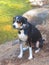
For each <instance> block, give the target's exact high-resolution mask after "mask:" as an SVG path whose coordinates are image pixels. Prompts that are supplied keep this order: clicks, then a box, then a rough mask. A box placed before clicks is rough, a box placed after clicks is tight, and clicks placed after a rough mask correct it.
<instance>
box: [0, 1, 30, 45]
mask: <svg viewBox="0 0 49 65" xmlns="http://www.w3.org/2000/svg"><path fill="white" fill-rule="evenodd" d="M29 9H31V6H30V5H29V3H28V0H0V44H2V43H4V42H6V41H10V40H14V39H16V38H17V30H14V29H13V27H12V21H13V17H14V16H16V15H22V14H23V13H24V12H26V11H28V10H29Z"/></svg>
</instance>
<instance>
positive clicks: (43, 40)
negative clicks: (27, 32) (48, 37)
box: [39, 38, 45, 48]
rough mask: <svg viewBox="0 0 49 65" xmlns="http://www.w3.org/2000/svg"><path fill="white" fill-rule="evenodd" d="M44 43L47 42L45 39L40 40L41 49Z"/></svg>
mask: <svg viewBox="0 0 49 65" xmlns="http://www.w3.org/2000/svg"><path fill="white" fill-rule="evenodd" d="M44 42H45V39H43V38H41V39H40V45H39V47H40V48H42V47H43V44H44Z"/></svg>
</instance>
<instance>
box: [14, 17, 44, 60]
mask: <svg viewBox="0 0 49 65" xmlns="http://www.w3.org/2000/svg"><path fill="white" fill-rule="evenodd" d="M13 27H14V28H16V29H18V30H19V32H18V37H19V40H20V54H19V56H18V58H22V56H23V51H24V50H26V49H29V57H28V59H29V60H30V59H32V58H33V54H32V44H33V45H34V49H35V53H37V52H39V50H40V48H42V47H43V40H42V35H41V33H40V31H39V30H38V29H37V28H36V27H35V26H33V25H32V24H30V23H29V22H27V19H26V18H25V17H23V16H15V17H14V20H13ZM23 42H26V44H28V46H27V48H23Z"/></svg>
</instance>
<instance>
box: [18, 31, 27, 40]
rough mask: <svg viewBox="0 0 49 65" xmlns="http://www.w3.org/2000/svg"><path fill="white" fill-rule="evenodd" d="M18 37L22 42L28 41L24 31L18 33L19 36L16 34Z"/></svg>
mask: <svg viewBox="0 0 49 65" xmlns="http://www.w3.org/2000/svg"><path fill="white" fill-rule="evenodd" d="M18 37H19V39H20V40H22V41H27V39H28V36H27V35H25V34H24V30H21V31H20V34H18Z"/></svg>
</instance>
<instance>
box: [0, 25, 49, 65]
mask: <svg viewBox="0 0 49 65" xmlns="http://www.w3.org/2000/svg"><path fill="white" fill-rule="evenodd" d="M38 28H39V29H40V31H41V32H42V33H43V34H45V35H46V36H45V35H44V36H45V37H44V38H46V40H45V42H44V46H43V48H42V49H41V51H40V52H39V53H37V54H35V53H34V50H33V55H34V58H33V59H32V60H28V59H27V58H28V50H27V51H25V52H24V56H23V58H22V59H18V58H17V56H18V54H19V44H17V43H18V40H14V41H10V42H6V43H5V44H2V45H0V65H49V24H47V25H46V26H43V25H42V26H38Z"/></svg>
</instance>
